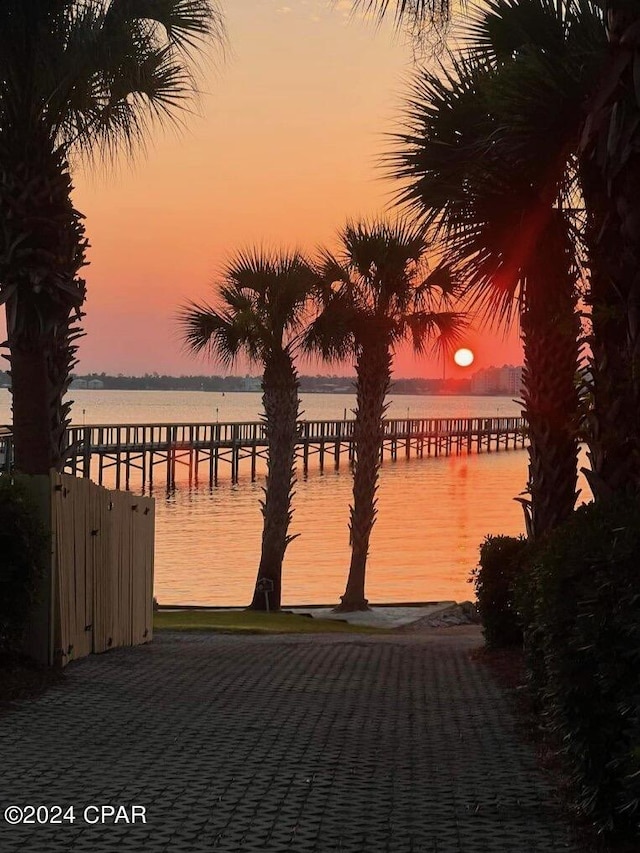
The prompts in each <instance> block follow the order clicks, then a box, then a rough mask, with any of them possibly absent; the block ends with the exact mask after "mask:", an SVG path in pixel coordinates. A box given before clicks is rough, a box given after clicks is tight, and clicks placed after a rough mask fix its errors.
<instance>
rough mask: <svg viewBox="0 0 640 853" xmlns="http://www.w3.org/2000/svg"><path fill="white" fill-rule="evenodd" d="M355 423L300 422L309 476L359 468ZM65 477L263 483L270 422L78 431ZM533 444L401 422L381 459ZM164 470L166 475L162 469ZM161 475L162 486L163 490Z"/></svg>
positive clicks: (389, 424) (500, 427)
mask: <svg viewBox="0 0 640 853" xmlns="http://www.w3.org/2000/svg"><path fill="white" fill-rule="evenodd" d="M353 428H354V421H353V420H334V421H299V422H298V429H297V436H296V455H297V457H298V461H299V463H302V464H301V467H302V470H303V472H304V473H305V474H306V473H307V472H308V470H309V462H310V459H311V458H312V457H315V458H317V461H318V468H319V470H320V472H322V471H324V469H325V467H326V466H327V465H331V466H332V467H333V468H339V467H340V463H341V462H342V460H343V459H345V458H346V460H347V462H352V461H353V456H354V442H353ZM67 439H68V440H67V444H68V459H67V463H66V465H65V471H68V472H70V473H72V474H76V475H78V476H84V477H89V476H92V477H93V479H94V480H96V481H97V482H98V483H102V482H103V480H104V479H105V478H106V473H107V472H111V471H112V472H113V475H112V476H111V474H110V475H109V479H110V482H115V486H116V488H121V487H124V488H127V489H128V488H129V486H130V484H131V481H132V479H133V478H135V481H136V485H139V486H142V488H145V487H147V486H148V487H149V488H151V487H153V485H154V481H155V483H156V485H160V483H163V482H164V483H166V485H167V486H169V487H170V486H172V485H173V484H174V483H175V479H176V468H177V467H178V466H184V467H186V468H187V469H188V478H189V482H202V481H206V482H208V483H209V485H211V486H213V485H215V484H216V483H217V482H218V479H219V476H220V474H221V471H222V470H223V469H224V470H227V471H228V472H229V473H230V475H231V482H232V483H237V482H238V479H239V477H240V468H241V466H243V465H247V466H248V468H249V473H250V476H251V479H252V481H253V480H255V479H256V468H257V463H258V460H259V459H266V456H267V433H266V426H265V424H264V422H263V421H250V422H232V423H201V424H117V425H113V426H109V425H100V424H98V425H86V426H72V427H69V429H68V431H67ZM525 443H526V427H525V422H524V418H500V417H498V418H399V419H393V420H385V421H383V446H382V459H383V460H384V459H385V458H386V459H392V460H396V459H398V458H399V457H404V458H406V459H409V458H412V457H415V458H419V459H422V458H424V457H425V456H426V457H429V456H451V455H453V454H462V453H483V452H487V453H490V452H493V451H498V450H506V449H508V448H514V449H515V448H522V447H524V446H525ZM11 449H12V448H11V433H10V431H9V430H6V431H5V432H4V433H3V432H2V431H0V459H2V460H3V462H2V467H3V468H4V469H7V468H8V463H10V460H11V456H12V453H11ZM158 466H160V467H161V469H162V470H159V469H158ZM158 475H160V483H158V479H159V477H158Z"/></svg>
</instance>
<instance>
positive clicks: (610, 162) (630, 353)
mask: <svg viewBox="0 0 640 853" xmlns="http://www.w3.org/2000/svg"><path fill="white" fill-rule="evenodd" d="M607 7H608V29H609V41H610V44H611V53H612V71H611V72H610V73H611V74H613V75H617V81H614V82H615V85H613V84H612V86H613V97H612V98H611V102H610V103H609V104H608V105H607V107H606V120H604V121H602V122H601V124H600V126H599V130H598V135H597V137H596V138H595V140H594V144H593V146H592V148H591V149H590V150H589V151H588V152H587V154H586V155H585V156H583V158H582V164H581V177H582V184H583V192H584V196H585V202H586V206H587V212H588V226H587V227H588V243H589V248H590V255H591V257H590V262H591V276H590V294H589V303H590V306H591V309H592V325H593V338H592V353H593V411H592V412H591V413H590V416H589V446H590V458H591V469H592V470H591V472H590V473H589V474H588V477H589V484H590V486H591V488H592V491H593V493H594V497H595V499H596V500H603V499H606V498H608V497H610V496H612V495H613V494H616V493H618V494H635V495H638V494H640V274H639V272H638V271H639V270H640V212H639V207H638V204H639V199H640V154H639V153H638V152H639V151H640V124H639V119H640V107H639V106H638V101H637V95H636V82H637V81H635V79H634V69H637V68H638V67H640V38H639V37H638V35H637V29H638V27H640V8H639V6H638V4H637V2H635V0H633V2H628V0H627V1H626V2H625V0H616V1H615V2H613V0H612V2H608V3H607ZM634 26H635V28H636V33H635V34H632V35H631V36H630V37H625V33H627V34H628V33H630V31H631V28H632V27H634Z"/></svg>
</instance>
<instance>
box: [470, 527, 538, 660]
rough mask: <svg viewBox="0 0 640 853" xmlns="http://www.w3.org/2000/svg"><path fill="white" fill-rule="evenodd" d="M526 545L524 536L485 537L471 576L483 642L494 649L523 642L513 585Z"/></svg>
mask: <svg viewBox="0 0 640 853" xmlns="http://www.w3.org/2000/svg"><path fill="white" fill-rule="evenodd" d="M526 545H527V543H526V540H525V538H524V537H523V536H520V537H518V538H516V537H515V536H487V537H486V539H485V540H484V542H483V543H482V545H481V546H480V562H479V565H478V566H477V567H476V568H475V569H474V570H473V571H472V573H471V579H470V580H471V582H472V583H473V585H474V587H475V591H476V597H477V599H478V610H479V611H480V617H481V619H482V624H483V627H484V636H485V640H486V641H487V645H488V646H491V647H493V648H501V647H506V646H514V645H518V644H519V643H522V627H521V623H520V619H519V616H518V612H517V609H516V602H515V586H516V581H517V579H518V577H519V574H520V572H521V566H522V558H523V555H524V551H525V548H526Z"/></svg>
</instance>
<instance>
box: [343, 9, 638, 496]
mask: <svg viewBox="0 0 640 853" xmlns="http://www.w3.org/2000/svg"><path fill="white" fill-rule="evenodd" d="M353 3H354V8H358V7H360V8H367V9H371V10H374V11H377V13H378V15H379V17H380V18H383V17H385V16H386V15H387V14H388V13H389V11H390V9H395V19H396V23H397V24H398V25H400V24H404V25H405V26H408V27H409V28H410V29H412V30H414V31H416V32H417V33H418V34H419V35H420V34H423V33H424V32H425V25H426V24H429V23H431V20H432V18H433V13H434V12H435V13H436V20H438V17H439V18H440V19H442V18H443V17H444V18H446V15H447V13H448V12H449V11H450V2H448V0H395V4H394V5H393V6H391V2H390V0H353ZM511 5H512V6H514V7H515V6H518V5H521V4H520V3H519V0H513V2H512V4H511ZM523 5H524V4H523ZM547 5H548V6H551V5H555V6H557V7H558V8H561V7H564V8H567V9H568V8H571V9H573V10H574V11H575V10H584V9H587V10H589V11H590V9H591V7H594V6H595V7H598V8H599V9H600V10H601V11H602V12H603V13H604V14H603V16H602V17H601V20H604V21H606V24H607V34H608V41H609V51H608V53H609V62H608V68H606V69H605V71H604V73H603V74H602V78H601V82H600V86H599V91H598V93H597V96H596V97H595V98H593V99H592V100H591V101H590V114H589V116H588V120H587V121H586V126H585V127H584V129H583V134H582V139H581V142H580V145H579V149H578V150H579V154H580V157H579V159H580V173H581V174H580V177H581V188H582V192H583V194H584V200H585V204H586V208H587V224H586V239H587V241H588V244H589V249H590V258H589V265H590V293H589V294H588V303H589V305H590V308H591V318H592V319H591V322H592V328H593V334H592V338H591V350H592V374H593V383H592V388H591V391H592V395H593V401H594V407H593V411H592V413H591V415H590V419H589V420H590V424H589V446H590V461H591V471H585V474H587V475H588V478H589V485H590V486H591V489H592V491H593V493H594V497H595V498H596V500H599V499H603V498H607V497H609V496H611V495H613V494H615V493H617V492H618V493H623V494H625V493H629V492H631V493H635V494H640V416H639V415H638V412H640V371H638V360H639V358H640V279H639V278H638V275H637V270H638V268H639V267H640V193H639V190H640V165H639V158H638V156H637V152H638V151H639V150H640V101H639V99H638V96H637V92H638V85H637V80H638V68H639V67H640V40H639V39H638V36H637V34H638V31H639V30H640V5H639V4H638V3H637V0H593V2H590V0H558V2H551V0H550V2H549V3H547ZM584 59H585V61H586V63H587V64H588V65H590V64H591V62H592V61H593V60H594V59H597V61H598V62H599V61H600V50H599V49H596V50H593V51H592V52H591V55H589V54H588V53H586V54H584Z"/></svg>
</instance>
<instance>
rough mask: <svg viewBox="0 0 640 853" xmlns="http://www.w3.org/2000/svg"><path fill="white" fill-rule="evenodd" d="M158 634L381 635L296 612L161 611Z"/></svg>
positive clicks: (157, 619) (155, 621)
mask: <svg viewBox="0 0 640 853" xmlns="http://www.w3.org/2000/svg"><path fill="white" fill-rule="evenodd" d="M153 627H154V630H158V631H162V630H165V631H222V632H226V633H228V632H234V633H236V632H237V633H244V634H380V633H383V634H384V633H388V630H385V629H383V628H371V627H368V626H364V625H349V623H348V622H339V621H336V620H335V619H312V618H310V617H309V616H301V615H299V614H297V613H259V612H254V611H252V610H174V611H168V610H161V611H158V612H156V613H154V614H153Z"/></svg>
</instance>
